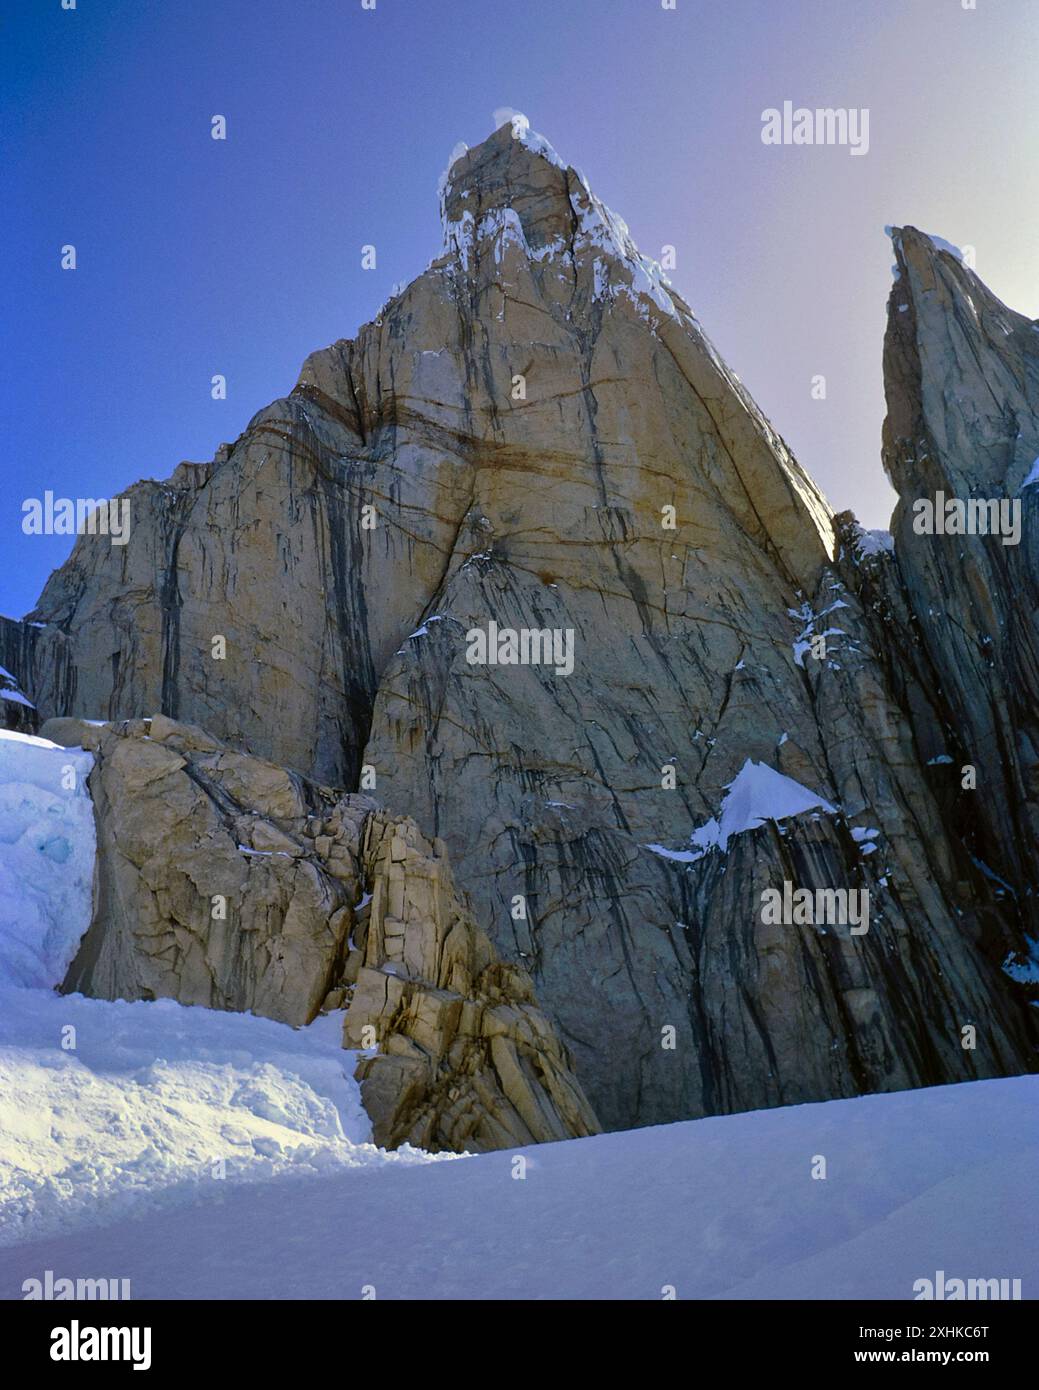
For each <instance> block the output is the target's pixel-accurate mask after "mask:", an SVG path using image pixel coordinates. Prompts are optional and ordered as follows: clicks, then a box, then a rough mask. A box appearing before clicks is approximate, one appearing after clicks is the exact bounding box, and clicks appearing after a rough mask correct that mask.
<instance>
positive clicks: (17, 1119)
mask: <svg viewBox="0 0 1039 1390" xmlns="http://www.w3.org/2000/svg"><path fill="white" fill-rule="evenodd" d="M342 1026H343V1016H342V1014H341V1013H339V1014H329V1015H327V1016H325V1017H321V1018H318V1019H316V1020H315V1021H314V1022H313V1023H312V1024H310V1026H309V1027H307V1028H301V1029H293V1028H290V1027H288V1025H286V1024H283V1023H274V1022H272V1021H271V1020H270V1019H265V1018H255V1017H253V1016H252V1015H251V1014H232V1013H221V1012H218V1011H216V1010H212V1009H199V1008H185V1007H184V1006H182V1005H180V1004H176V1003H174V1002H173V1001H172V1000H168V999H161V1000H156V1001H154V1002H150V1003H145V1002H140V1001H138V1002H136V1003H132V1004H131V1003H126V1002H125V1001H123V1000H116V1001H114V1002H109V1001H107V1000H101V999H85V998H83V996H81V995H67V996H61V995H57V994H54V993H53V992H51V991H48V990H27V989H18V988H16V987H12V986H10V985H0V1134H2V1135H3V1142H2V1144H0V1194H2V1198H0V1246H3V1245H11V1244H13V1243H16V1242H18V1241H24V1240H28V1239H37V1238H40V1237H42V1236H47V1235H52V1234H54V1233H56V1232H58V1231H62V1230H68V1229H70V1228H72V1227H78V1226H83V1225H93V1224H97V1223H99V1222H105V1221H112V1220H115V1219H117V1218H118V1217H120V1216H125V1215H130V1214H133V1215H137V1214H140V1213H142V1212H146V1211H151V1210H154V1209H156V1208H159V1207H168V1206H175V1205H179V1204H183V1203H185V1202H190V1201H193V1200H197V1199H198V1198H199V1197H201V1196H205V1195H207V1194H214V1193H215V1192H222V1191H224V1190H226V1189H227V1188H228V1187H231V1186H234V1185H235V1184H238V1183H254V1182H270V1181H273V1180H277V1179H280V1178H282V1177H285V1176H293V1177H298V1176H303V1175H310V1176H313V1175H315V1174H319V1173H328V1172H331V1171H338V1170H340V1169H342V1168H358V1167H362V1168H363V1167H371V1166H376V1167H378V1166H381V1165H384V1164H387V1163H389V1164H395V1165H397V1166H400V1165H405V1164H408V1163H416V1162H426V1161H428V1160H429V1159H430V1158H431V1157H432V1156H431V1155H426V1154H422V1153H419V1152H418V1151H417V1150H414V1149H408V1148H402V1149H399V1150H397V1151H396V1152H395V1153H387V1152H386V1151H385V1150H382V1149H377V1148H375V1146H374V1145H372V1144H371V1143H370V1142H369V1140H370V1138H371V1124H370V1122H369V1120H368V1117H367V1116H366V1115H365V1113H364V1109H363V1107H362V1104H361V1095H360V1088H359V1087H358V1084H357V1082H356V1081H355V1080H354V1075H353V1073H354V1067H355V1065H356V1062H357V1057H356V1054H355V1053H353V1052H347V1051H344V1050H343V1048H342V1045H341V1042H342ZM450 1157H454V1155H450Z"/></svg>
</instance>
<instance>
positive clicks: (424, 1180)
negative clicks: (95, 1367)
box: [0, 1077, 1039, 1299]
mask: <svg viewBox="0 0 1039 1390" xmlns="http://www.w3.org/2000/svg"><path fill="white" fill-rule="evenodd" d="M1037 1101H1039V1079H1037V1078H1035V1077H1015V1078H1012V1079H1010V1080H1001V1081H983V1082H975V1083H971V1084H968V1085H962V1086H949V1087H940V1088H935V1089H932V1090H923V1091H912V1092H900V1093H897V1094H894V1095H886V1096H870V1097H866V1098H863V1099H858V1100H841V1101H830V1102H828V1103H826V1104H821V1105H809V1106H797V1107H791V1108H789V1109H783V1110H769V1111H759V1112H755V1113H750V1114H742V1115H730V1116H723V1117H719V1118H717V1119H707V1120H697V1121H691V1122H688V1123H685V1124H676V1125H668V1126H662V1127H659V1128H654V1129H642V1130H632V1131H628V1132H625V1133H619V1134H607V1135H602V1136H599V1137H596V1138H594V1139H580V1140H572V1141H570V1142H568V1143H564V1144H551V1145H542V1146H541V1147H539V1148H534V1149H529V1150H526V1151H525V1157H526V1159H527V1165H528V1166H527V1174H526V1177H525V1178H524V1179H522V1180H517V1179H515V1178H513V1177H512V1169H513V1161H514V1155H512V1154H509V1153H498V1154H487V1155H483V1156H480V1157H477V1158H465V1159H460V1160H458V1161H456V1162H450V1163H433V1164H423V1165H419V1166H410V1167H396V1168H391V1167H387V1166H371V1167H367V1168H364V1169H359V1170H355V1171H345V1172H339V1173H336V1174H335V1175H332V1176H328V1177H320V1178H310V1179H303V1180H300V1181H299V1182H294V1181H292V1180H291V1179H283V1180H282V1181H280V1182H279V1183H277V1184H276V1185H262V1186H256V1185H254V1186H251V1187H248V1188H245V1187H240V1188H237V1189H233V1190H232V1189H224V1190H223V1191H222V1192H221V1193H220V1194H219V1195H215V1194H214V1189H215V1188H216V1187H217V1186H219V1185H218V1184H213V1185H212V1186H211V1187H210V1188H208V1189H207V1191H209V1192H210V1193H211V1194H214V1195H211V1196H210V1198H209V1199H208V1200H206V1201H204V1202H199V1203H198V1204H196V1205H192V1206H190V1207H188V1208H182V1209H180V1210H178V1211H176V1212H170V1211H157V1212H154V1213H151V1214H149V1215H147V1216H145V1217H143V1218H142V1219H140V1220H136V1221H120V1222H116V1223H114V1224H112V1225H110V1226H107V1227H105V1228H103V1229H94V1230H83V1231H80V1232H78V1233H75V1232H74V1233H71V1234H69V1235H66V1236H63V1237H61V1238H59V1239H55V1240H47V1241H41V1242H37V1243H35V1244H26V1245H21V1246H18V1247H14V1248H9V1249H6V1250H0V1296H3V1297H6V1298H18V1297H21V1285H22V1281H23V1280H25V1279H27V1278H30V1277H41V1276H42V1274H43V1271H44V1270H47V1269H51V1270H53V1271H54V1272H55V1275H65V1276H72V1277H75V1276H80V1277H101V1276H108V1277H111V1278H116V1277H118V1278H130V1279H131V1281H132V1284H131V1288H132V1293H133V1296H134V1297H135V1298H192V1297H194V1298H210V1299H226V1298H308V1299H332V1298H347V1299H356V1298H360V1297H361V1296H362V1289H363V1287H364V1286H366V1285H371V1286H374V1288H375V1291H376V1296H377V1297H380V1298H404V1297H416V1298H476V1299H479V1298H521V1299H526V1298H650V1299H656V1298H660V1297H661V1290H662V1288H663V1286H665V1285H668V1284H670V1285H673V1286H674V1287H675V1290H676V1294H677V1296H678V1297H679V1298H711V1297H724V1296H729V1297H737V1298H790V1297H794V1298H849V1297H855V1298H898V1299H911V1298H912V1297H913V1283H914V1281H915V1280H917V1279H921V1278H931V1279H933V1278H934V1276H935V1272H936V1271H937V1270H939V1269H941V1270H944V1271H945V1272H946V1275H947V1276H948V1277H950V1278H951V1277H953V1276H956V1277H978V1278H980V1277H1008V1278H1020V1279H1021V1280H1022V1283H1023V1294H1024V1297H1025V1298H1029V1297H1034V1296H1035V1294H1036V1291H1037V1290H1039V1250H1037V1239H1036V1215H1035V1212H1036V1207H1035V1202H1034V1200H1033V1194H1034V1191H1035V1183H1036V1177H1037V1160H1039V1127H1037V1124H1036V1120H1037ZM815 1155H823V1156H825V1158H826V1160H827V1168H828V1176H827V1178H826V1180H825V1181H820V1180H813V1179H812V1178H811V1176H810V1173H811V1167H812V1161H813V1156H815Z"/></svg>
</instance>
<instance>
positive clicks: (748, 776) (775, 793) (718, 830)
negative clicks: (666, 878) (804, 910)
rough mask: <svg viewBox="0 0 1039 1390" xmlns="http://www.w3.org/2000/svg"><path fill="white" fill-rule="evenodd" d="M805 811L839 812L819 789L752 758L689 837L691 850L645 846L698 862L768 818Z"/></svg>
mask: <svg viewBox="0 0 1039 1390" xmlns="http://www.w3.org/2000/svg"><path fill="white" fill-rule="evenodd" d="M805 811H822V812H825V813H826V814H827V815H836V814H837V807H836V806H832V805H831V804H830V802H828V801H827V800H826V798H825V797H822V796H820V795H819V794H818V792H813V791H810V790H809V789H808V788H807V787H803V786H802V785H801V783H800V782H795V781H794V779H793V778H792V777H786V776H784V774H783V773H782V772H777V771H776V770H775V768H771V767H768V766H767V765H766V764H765V763H756V762H753V761H752V760H751V759H750V758H748V759H747V761H746V762H745V763H744V764H743V766H742V768H741V769H740V771H739V772H738V773H737V775H736V777H735V778H734V780H733V781H731V782H730V783H729V784H728V787H727V791H726V795H725V796H724V797H723V798H722V804H721V813H720V815H719V816H718V817H717V818H714V817H712V819H711V820H709V821H707V823H706V824H705V825H701V826H700V827H699V829H698V830H694V831H693V833H692V835H690V837H689V840H690V843H691V844H692V846H693V848H692V849H688V850H672V849H665V848H664V846H663V845H647V846H646V849H649V850H652V851H653V853H654V854H659V855H661V857H662V858H664V859H675V860H678V861H679V862H680V863H684V864H695V863H696V861H697V860H698V859H702V858H703V856H704V855H705V854H707V853H708V851H710V850H712V849H718V850H721V851H722V853H724V852H725V850H726V849H727V847H728V844H729V841H730V840H731V839H732V837H733V836H734V835H742V834H743V832H744V831H746V830H756V829H757V828H758V826H759V825H763V824H764V823H765V822H766V821H770V820H772V821H782V820H788V819H789V818H790V817H791V816H799V815H801V814H802V813H803V812H805Z"/></svg>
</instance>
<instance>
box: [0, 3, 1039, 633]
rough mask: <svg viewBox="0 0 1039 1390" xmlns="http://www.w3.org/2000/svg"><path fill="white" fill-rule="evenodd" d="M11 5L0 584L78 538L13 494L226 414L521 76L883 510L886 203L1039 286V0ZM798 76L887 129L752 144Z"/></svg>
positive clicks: (849, 480)
mask: <svg viewBox="0 0 1039 1390" xmlns="http://www.w3.org/2000/svg"><path fill="white" fill-rule="evenodd" d="M0 36H2V38H3V48H2V51H0V65H2V74H0V76H2V81H0V139H2V165H0V199H2V206H3V208H4V211H5V217H4V220H3V232H2V237H3V241H2V247H3V256H2V257H0V275H2V277H3V278H2V283H0V305H2V308H0V314H2V322H3V325H4V344H3V347H4V350H3V352H2V353H0V411H2V418H0V425H2V428H3V436H4V445H5V448H4V455H3V468H2V473H0V537H2V539H3V553H4V560H5V563H4V565H3V567H2V570H0V611H3V612H7V613H13V614H21V613H23V612H25V611H26V610H28V609H29V608H30V607H31V606H32V604H33V602H34V601H35V598H36V596H37V595H38V593H39V590H40V588H41V587H42V585H43V583H44V581H45V579H46V577H47V574H48V573H49V571H50V570H51V569H52V568H53V567H54V566H55V565H56V564H59V563H60V562H61V560H62V559H63V558H64V556H65V555H66V554H67V552H68V549H69V541H68V539H67V538H63V537H35V536H34V537H27V536H24V535H23V534H22V532H21V516H22V502H23V500H24V499H25V498H27V497H34V496H40V495H42V493H43V491H44V490H45V489H48V488H49V489H51V490H52V491H54V493H55V494H56V495H58V496H70V497H78V496H107V495H111V494H112V493H113V492H114V491H116V490H117V489H119V488H121V487H124V486H126V485H128V484H129V483H131V482H132V481H134V480H135V479H137V478H138V477H157V478H161V477H165V476H167V475H168V474H169V473H170V472H171V471H172V470H173V468H174V467H175V466H176V464H177V463H178V462H179V461H180V460H181V459H194V460H202V459H207V458H210V457H211V456H212V454H213V451H214V449H215V448H216V446H217V445H218V444H219V443H220V442H221V441H223V440H232V439H234V438H235V437H236V435H237V434H238V433H239V432H240V431H241V430H242V429H243V427H244V426H245V425H246V423H247V422H248V420H249V419H250V417H251V416H252V415H253V414H254V413H255V412H256V411H257V410H258V409H260V408H261V407H262V406H263V405H265V404H266V403H267V402H268V401H270V400H272V399H274V398H275V397H277V396H279V395H283V394H285V393H286V392H288V391H289V390H290V389H291V387H292V385H293V384H294V382H295V379H296V375H297V373H298V370H299V367H300V365H301V363H302V361H303V359H304V358H305V357H306V355H307V353H308V352H310V351H312V350H313V349H314V348H317V347H320V346H323V345H324V344H326V343H328V342H331V341H333V340H334V339H336V338H340V337H349V336H351V335H352V334H353V333H354V332H355V330H356V328H357V327H358V325H359V324H361V323H363V322H364V321H365V320H367V319H369V318H371V317H372V316H373V314H374V313H375V311H376V309H377V308H378V307H379V305H380V304H381V303H382V301H383V299H384V298H385V297H386V295H387V294H388V293H389V290H390V288H391V286H392V285H393V284H394V283H395V282H397V281H406V280H410V279H411V278H413V277H414V276H415V275H416V274H418V273H420V272H421V271H422V270H423V269H424V267H425V265H426V263H427V261H428V260H429V259H430V258H431V257H432V256H433V255H435V254H436V253H437V251H438V249H439V240H440V229H439V222H438V216H437V206H436V183H437V178H438V176H439V174H440V172H441V170H442V168H443V167H444V165H445V163H446V162H447V155H448V153H449V151H450V150H451V148H452V146H453V145H454V144H455V143H456V142H457V141H458V140H465V141H467V142H468V143H469V144H476V143H477V142H478V141H479V140H481V139H483V138H484V137H485V136H486V135H488V134H489V133H490V131H491V128H492V120H491V113H492V112H493V111H494V110H495V109H496V108H499V107H502V106H506V105H509V106H513V107H516V108H518V109H520V110H522V111H524V112H526V113H527V115H528V116H529V117H530V120H531V123H532V125H533V126H534V128H535V129H537V130H540V131H542V132H543V133H544V134H545V135H547V136H548V138H549V139H550V140H551V141H552V142H553V144H554V145H555V146H556V148H557V149H558V150H559V152H560V154H561V155H562V156H563V157H564V158H565V159H567V160H568V161H570V162H572V163H574V164H576V165H577V166H579V167H580V168H581V169H582V170H583V171H584V172H585V174H586V175H587V176H588V178H589V180H590V182H591V184H592V187H593V188H594V189H595V191H596V192H597V193H598V194H599V196H600V197H602V198H603V199H604V200H605V201H606V202H607V203H608V204H609V205H610V206H611V207H613V208H614V209H615V210H616V211H617V212H619V213H620V214H621V215H622V216H623V217H625V218H626V220H627V221H628V223H629V224H630V226H631V229H632V233H633V235H634V237H635V239H636V241H637V242H638V243H639V245H640V246H641V248H642V249H643V250H644V251H646V252H647V253H648V254H650V255H654V256H659V254H660V248H661V246H662V245H664V244H665V243H670V244H673V245H674V246H675V247H676V248H677V257H678V265H677V268H676V270H675V271H674V272H673V273H672V279H673V280H674V282H675V284H676V286H677V288H678V289H679V290H680V291H681V292H682V293H683V295H684V296H685V297H686V298H687V299H688V300H689V302H690V303H691V305H692V306H693V308H694V310H695V311H696V313H697V314H698V316H699V317H700V319H701V321H702V323H703V324H704V326H705V327H706V329H707V331H708V332H709V333H710V334H711V336H712V337H713V338H714V340H715V342H716V344H717V345H718V347H719V348H720V350H721V351H722V352H723V354H724V355H725V356H726V358H727V359H728V360H729V362H730V364H731V365H732V367H733V369H734V370H735V371H736V372H737V373H738V374H739V375H740V376H741V377H742V379H743V380H744V382H745V383H746V384H747V386H748V387H749V389H750V390H751V392H752V393H753V394H754V395H755V396H756V398H757V399H758V401H759V402H760V404H761V405H762V407H763V408H764V409H765V411H766V412H767V413H768V414H769V416H770V417H771V418H772V420H773V422H774V423H775V425H776V427H777V428H778V429H779V430H780V432H781V433H782V434H784V436H785V437H786V438H787V440H788V442H789V443H790V444H791V446H792V447H793V448H794V450H795V451H796V452H797V454H798V456H799V457H800V459H801V461H802V463H804V465H805V466H806V467H807V468H808V469H809V471H810V472H811V473H812V474H813V475H814V476H815V477H816V479H817V481H819V483H820V484H821V486H822V487H823V489H824V491H825V492H826V493H827V496H828V497H829V498H830V501H831V502H832V503H833V504H834V505H835V506H836V507H839V508H840V507H845V506H851V507H852V508H853V509H854V510H855V511H856V512H857V513H858V514H859V515H860V517H861V518H862V519H863V520H864V521H865V522H866V523H867V524H869V525H874V526H877V525H884V524H886V520H887V516H888V514H889V512H890V506H891V494H890V491H889V490H888V489H887V485H886V483H885V482H884V479H883V474H882V471H881V467H880V461H879V440H880V427H881V421H882V418H883V398H882V391H881V348H882V336H883V329H884V318H885V300H886V296H887V291H888V286H889V281H890V269H889V268H890V263H891V259H892V257H891V249H890V245H889V244H888V243H887V241H886V240H885V238H884V237H883V235H882V227H883V226H884V224H885V223H902V222H912V223H914V224H915V225H918V226H921V227H923V228H924V229H925V230H927V231H931V232H938V233H941V234H942V235H943V236H945V237H947V238H948V239H950V240H952V241H954V242H957V243H959V244H961V245H962V244H964V243H970V244H971V245H974V246H975V247H976V248H977V259H978V270H979V273H980V274H981V275H982V276H983V278H985V279H986V280H987V281H988V282H989V283H990V285H991V286H992V288H993V289H994V290H995V292H996V293H997V294H999V295H1000V296H1001V297H1002V298H1004V299H1005V300H1006V301H1007V302H1008V303H1010V304H1011V306H1012V307H1014V308H1017V309H1019V310H1021V311H1023V312H1027V313H1029V314H1036V313H1037V312H1039V293H1037V277H1036V274H1035V264H1036V262H1035V236H1036V233H1035V229H1036V227H1037V225H1039V216H1037V214H1039V196H1037V192H1036V170H1037V168H1039V161H1037V159H1036V136H1037V134H1039V129H1037V127H1039V117H1037V115H1036V108H1035V102H1034V91H1035V73H1036V72H1037V71H1039V43H1037V39H1039V4H1036V3H1034V0H999V3H998V4H997V3H996V0H977V9H976V10H974V11H965V10H964V9H963V8H962V0H870V3H862V4H852V3H848V2H847V0H783V3H777V0H724V3H706V2H705V0H677V9H676V10H674V11H665V10H663V9H662V7H661V5H660V0H523V3H519V2H518V0H517V3H511V0H378V3H377V8H376V9H375V11H374V12H372V11H365V10H363V9H362V8H361V3H360V0H177V3H175V4H171V3H168V0H77V8H76V9H75V10H74V11H63V10H62V9H61V0H33V3H31V4H29V5H25V6H23V7H22V10H21V12H17V13H14V14H12V15H9V16H5V17H4V20H3V24H2V28H0ZM786 99H790V100H792V101H794V103H795V104H802V105H806V106H816V105H821V106H843V107H869V108H870V113H871V115H870V151H869V153H868V155H866V156H864V157H861V158H856V157H853V156H851V155H850V154H849V152H848V150H847V149H840V148H803V147H802V148H791V147H769V146H765V145H763V144H762V142H761V138H760V132H761V113H762V111H763V110H764V109H765V108H766V107H770V106H781V105H782V103H783V101H784V100H786ZM218 113H219V114H222V115H224V116H225V117H226V119H227V123H228V138H227V140H226V141H224V142H220V141H214V140H212V139H211V138H210V121H211V117H212V116H213V115H214V114H218ZM66 243H72V244H74V245H75V246H76V248H77V257H78V267H77V269H76V270H75V271H74V272H67V271H66V272H63V271H62V270H61V269H60V266H59V250H60V247H61V246H62V245H64V244H66ZM365 243H374V244H375V245H376V247H377V249H378V269H377V270H375V271H364V270H362V268H361V246H362V245H363V244H365ZM215 373H222V374H224V375H226V377H227V380H228V398H227V399H226V400H224V401H213V400H212V399H211V396H210V378H211V377H212V376H213V375H214V374H215ZM817 373H822V374H825V375H826V377H827V399H826V400H825V401H817V400H813V399H812V398H811V394H810V382H811V378H812V376H813V375H815V374H817Z"/></svg>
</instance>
